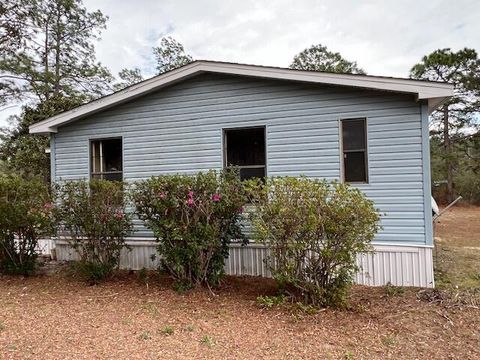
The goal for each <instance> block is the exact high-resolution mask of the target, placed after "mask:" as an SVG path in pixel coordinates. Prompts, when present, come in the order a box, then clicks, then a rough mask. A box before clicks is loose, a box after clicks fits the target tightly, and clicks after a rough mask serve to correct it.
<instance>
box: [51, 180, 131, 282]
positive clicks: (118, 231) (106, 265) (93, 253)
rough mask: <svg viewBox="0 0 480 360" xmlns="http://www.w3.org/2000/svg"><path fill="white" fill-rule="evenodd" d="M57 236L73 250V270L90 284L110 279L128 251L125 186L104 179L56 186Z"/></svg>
mask: <svg viewBox="0 0 480 360" xmlns="http://www.w3.org/2000/svg"><path fill="white" fill-rule="evenodd" d="M58 194H59V197H58V206H57V211H56V218H57V219H58V221H57V223H58V226H59V229H58V236H59V237H63V238H65V240H66V241H67V242H68V243H69V245H70V246H71V247H72V248H73V249H74V250H75V251H76V253H77V254H78V257H79V263H78V264H77V266H76V268H77V269H78V270H79V271H80V273H81V274H82V275H83V276H84V277H85V278H86V280H87V281H89V282H91V283H97V282H99V281H101V280H104V279H106V278H107V277H109V276H110V275H111V274H112V272H113V271H114V270H115V269H116V268H117V267H118V264H119V261H120V253H121V251H122V250H123V249H125V248H128V246H127V245H126V243H125V238H126V237H127V236H128V235H129V234H130V233H131V232H132V230H133V223H132V215H131V214H129V213H128V212H126V211H125V201H124V197H125V194H124V184H123V183H120V182H112V181H106V180H91V181H90V182H86V181H69V182H65V183H63V184H61V185H59V190H58Z"/></svg>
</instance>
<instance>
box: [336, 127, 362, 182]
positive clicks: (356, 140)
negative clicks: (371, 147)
mask: <svg viewBox="0 0 480 360" xmlns="http://www.w3.org/2000/svg"><path fill="white" fill-rule="evenodd" d="M342 148H343V178H344V180H345V181H346V182H368V169H367V164H368V162H367V132H366V120H365V119H346V120H342Z"/></svg>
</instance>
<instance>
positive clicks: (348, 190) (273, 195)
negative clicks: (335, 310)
mask: <svg viewBox="0 0 480 360" xmlns="http://www.w3.org/2000/svg"><path fill="white" fill-rule="evenodd" d="M250 187H251V188H252V194H253V199H252V201H253V204H254V205H255V207H254V211H252V212H251V214H250V216H251V219H252V222H253V228H254V234H255V239H256V240H257V241H259V242H261V243H263V244H265V245H267V246H268V247H269V248H270V250H271V256H270V257H269V258H268V259H267V263H268V266H269V268H270V270H271V272H272V274H273V276H274V278H275V279H276V280H277V281H278V282H279V284H280V285H281V286H282V288H283V289H284V291H286V292H287V293H288V294H289V295H290V296H292V297H294V298H296V299H297V300H300V301H303V302H304V303H308V304H312V305H317V306H341V305H343V304H344V303H345V301H346V292H347V290H348V288H349V285H350V284H351V283H352V280H353V276H354V274H355V273H356V271H358V267H357V265H356V257H357V254H358V253H360V252H366V251H369V250H370V242H371V240H372V239H373V237H374V235H375V234H376V233H377V231H378V230H379V215H378V213H377V212H376V211H375V209H374V207H373V203H372V201H370V200H368V199H367V198H366V197H365V196H364V195H363V194H362V193H361V192H360V191H359V190H358V189H355V188H352V187H350V186H349V185H347V184H340V183H336V182H333V183H327V182H326V181H320V180H309V179H306V178H291V177H285V178H270V179H268V180H267V182H266V184H265V185H263V184H261V183H253V182H252V183H250Z"/></svg>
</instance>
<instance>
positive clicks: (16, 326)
mask: <svg viewBox="0 0 480 360" xmlns="http://www.w3.org/2000/svg"><path fill="white" fill-rule="evenodd" d="M479 215H480V209H479V208H458V209H455V210H454V211H453V212H451V213H449V214H447V215H446V216H444V217H442V220H441V222H440V223H439V224H438V225H437V226H436V236H437V243H438V244H439V254H440V257H439V259H438V260H439V261H438V262H439V263H440V265H441V266H442V269H441V273H440V275H439V276H440V277H441V279H442V281H443V282H442V281H440V283H441V284H442V285H443V286H456V285H454V284H455V282H462V281H464V280H462V279H468V282H469V284H470V285H471V284H472V281H473V284H475V282H474V281H475V280H474V278H475V274H476V272H478V271H480V268H479V264H480V262H479V259H480V257H477V256H478V255H479V254H480V253H477V252H476V250H472V249H471V248H477V247H478V246H480V245H479V244H478V242H479V241H478V239H479V234H480V221H479V220H480V216H479ZM472 254H473V255H472ZM462 264H467V265H462ZM479 280H480V278H479ZM462 286H467V284H466V283H464V282H463V283H462ZM273 294H275V286H274V284H273V282H272V281H270V280H268V279H258V278H234V277H229V278H227V279H226V280H225V283H224V285H223V286H222V288H221V290H218V292H217V293H216V295H215V296H213V295H212V294H211V293H210V292H208V291H207V290H202V289H200V290H195V291H191V292H188V293H184V294H179V293H176V292H174V291H173V290H172V288H171V283H170V281H169V280H168V279H165V278H160V277H158V276H157V275H152V277H151V279H150V280H149V281H148V285H147V284H146V283H144V282H141V281H139V279H138V278H137V275H135V274H121V275H119V276H118V277H117V278H116V279H114V280H113V281H111V282H108V283H105V284H102V285H98V286H88V285H85V284H83V283H81V282H79V281H77V280H74V279H71V278H68V277H67V276H65V275H64V272H63V271H61V272H60V273H57V274H54V275H50V276H37V277H30V278H18V277H17V278H15V277H0V358H1V359H191V358H196V359H259V358H265V359H426V358H427V359H479V358H480V310H478V307H477V309H475V308H474V307H465V306H450V305H449V306H446V305H445V304H438V303H433V302H428V301H424V300H420V299H419V294H421V293H419V290H418V289H397V290H395V291H392V289H390V291H388V289H387V288H369V287H361V286H356V287H354V288H353V289H352V295H351V299H350V304H351V307H350V309H348V310H332V309H327V310H322V311H319V312H317V313H316V314H313V315H309V314H307V313H305V312H303V311H301V310H300V309H298V307H296V306H295V305H294V304H292V305H289V306H281V307H274V308H269V309H264V308H260V307H259V305H258V303H257V300H256V299H257V297H258V296H259V295H273Z"/></svg>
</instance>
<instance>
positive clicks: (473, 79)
mask: <svg viewBox="0 0 480 360" xmlns="http://www.w3.org/2000/svg"><path fill="white" fill-rule="evenodd" d="M410 77H412V78H414V79H421V80H430V81H444V82H449V83H451V84H453V85H454V96H453V97H452V98H451V99H450V100H448V101H447V102H445V103H444V104H443V105H442V106H441V108H440V109H437V110H436V111H434V112H433V113H432V116H431V128H432V132H431V133H432V135H434V136H439V137H440V139H441V143H442V146H443V154H441V156H442V161H443V163H444V166H443V168H444V171H445V172H444V175H445V176H446V180H447V199H446V200H447V201H448V202H451V201H453V200H454V197H455V188H454V178H455V173H456V171H457V170H459V167H458V165H459V163H458V159H456V152H455V151H454V145H455V144H454V143H455V141H456V139H457V140H458V139H462V138H464V135H465V131H466V130H467V129H469V128H471V125H472V124H474V122H475V116H478V113H479V111H480V59H478V55H477V52H476V51H475V50H473V49H468V48H464V49H462V50H459V51H457V52H453V51H452V50H451V49H448V48H446V49H439V50H435V51H434V52H432V53H431V54H429V55H426V56H424V57H423V58H422V61H421V62H420V63H418V64H416V65H415V66H413V67H412V69H411V70H410Z"/></svg>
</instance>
